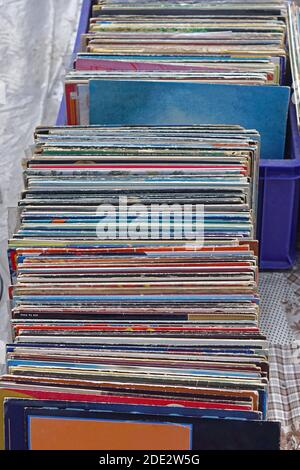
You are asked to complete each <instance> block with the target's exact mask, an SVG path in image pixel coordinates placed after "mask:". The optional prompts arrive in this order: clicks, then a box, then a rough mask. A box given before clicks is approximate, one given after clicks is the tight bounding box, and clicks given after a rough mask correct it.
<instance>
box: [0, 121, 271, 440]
mask: <svg viewBox="0 0 300 470" xmlns="http://www.w3.org/2000/svg"><path fill="white" fill-rule="evenodd" d="M258 157H259V136H258V134H257V133H256V132H255V131H247V130H244V129H242V128H241V127H239V126H223V127H222V126H206V127H205V126H192V127H188V126H185V127H178V126H177V127H146V126H145V127H123V128H122V127H90V128H87V127H85V128H80V127H79V128H72V127H64V128H61V127H56V128H38V129H37V130H36V147H35V150H34V153H33V155H32V157H31V158H30V159H29V160H28V162H27V168H26V171H25V180H26V189H25V191H24V194H23V198H22V200H21V202H20V210H21V221H20V226H19V228H18V230H17V232H16V234H15V235H14V237H13V238H12V239H11V240H10V244H9V245H10V250H9V252H10V261H11V267H12V272H13V276H14V279H15V283H14V285H13V287H12V289H11V298H12V305H13V309H12V316H13V318H12V323H13V328H14V333H15V342H14V344H12V345H10V346H8V358H7V365H8V373H7V375H6V376H4V377H3V378H2V380H1V387H2V388H3V390H2V396H3V397H6V400H5V405H4V407H5V413H6V418H5V420H6V426H5V429H6V442H7V446H8V447H9V448H32V449H41V448H43V449H45V448H47V449H49V448H82V446H85V447H84V448H97V449H108V448H109V449H113V448H117V449H124V448H127V449H128V448H129V449H132V448H133V449H145V448H146V449H149V448H150V449H200V448H224V447H225V448H226V447H228V448H235V446H237V447H238V446H239V441H240V440H241V436H243V433H244V437H245V435H246V436H247V435H248V434H249V432H247V430H248V431H249V430H250V429H251V433H250V434H249V435H250V437H249V436H248V438H247V439H248V440H247V439H246V440H245V438H244V437H243V438H242V441H243V444H241V445H242V447H247V446H248V447H249V446H250V447H251V446H252V447H256V446H257V445H258V446H261V447H264V446H265V445H267V446H268V445H269V444H268V443H266V438H264V440H263V442H261V443H260V444H258V442H259V439H262V434H261V433H262V431H263V430H264V428H263V427H262V426H267V427H268V432H269V436H273V437H274V436H275V442H276V436H277V435H278V433H277V428H276V427H274V425H273V424H272V423H263V422H262V421H263V420H264V419H265V417H266V396H267V385H268V360H267V355H268V353H267V343H266V339H265V337H264V336H262V335H261V334H260V332H259V328H258V316H259V298H258V294H257V275H258V268H257V244H256V242H253V234H254V220H255V210H256V208H255V206H256V203H255V201H256V179H257V165H258ZM125 201H126V207H124V203H125ZM187 209H188V211H187ZM185 211H187V212H185ZM180 230H181V231H180ZM167 231H168V233H169V236H168V238H165V237H164V236H165V234H166V233H167ZM200 235H201V236H200ZM7 397H11V398H10V399H8V400H7ZM12 397H18V399H17V400H16V399H12ZM20 397H24V398H28V397H30V398H31V400H30V402H28V400H22V399H20ZM34 399H39V400H34ZM49 400H51V401H50V402H49ZM53 400H55V401H53ZM66 401H67V403H66ZM18 410H19V411H18ZM20 410H21V411H20ZM17 411H18V412H17ZM20 416H22V418H21V420H23V419H24V420H25V421H26V423H27V424H26V426H25V427H24V426H23V427H22V429H24V433H23V431H22V433H21V434H22V436H21V437H20V431H19V428H18V433H16V429H17V427H16V426H18V425H19V424H20V421H18V420H19V419H20ZM29 416H30V417H31V418H32V419H30V420H29V418H28V417H29ZM50 417H51V420H50ZM54 418H55V419H54ZM209 418H214V419H209ZM224 418H227V419H224ZM45 419H49V422H48V421H47V423H48V424H49V425H48V424H47V425H45ZM89 419H93V420H95V426H96V428H93V432H91V429H90V428H89V425H88V423H89V422H90V421H89ZM18 423H19V424H18ZM74 423H77V424H76V426H75V424H74ZM111 423H113V424H111ZM236 423H238V424H237V425H236V426H235V424H236ZM77 425H78V426H77ZM41 426H42V427H43V433H41V432H40V427H41ZM68 426H69V427H70V428H68ZM74 426H75V427H74ZM111 426H115V427H114V428H113V430H112V429H111ZM247 426H250V427H251V428H250V427H247ZM253 426H254V428H253ZM231 427H233V431H231ZM109 429H110V430H109ZM75 430H76V431H75ZM67 431H68V432H67ZM227 431H230V432H229V433H228V435H227V437H225V438H224V436H223V438H222V439H221V434H224V433H226V432H227ZM264 431H265V430H264ZM111 432H112V433H113V434H111ZM245 432H246V434H245ZM103 433H104V434H103ZM174 433H175V434H174ZM272 433H273V434H272ZM83 435H84V436H85V437H84V438H83ZM103 435H105V436H106V437H105V438H104V437H103ZM62 436H64V438H63V437H62ZM101 436H102V437H101ZM116 436H118V438H117V439H116ZM128 436H130V439H129V438H128ZM204 436H205V437H204ZM128 439H129V441H130V442H131V444H130V442H129V441H128ZM132 439H134V440H132ZM268 439H269V437H268ZM87 441H88V442H87ZM254 441H255V442H254ZM276 444H277V443H276ZM272 445H274V439H273V443H272V444H271V447H272ZM78 446H79V447H78Z"/></svg>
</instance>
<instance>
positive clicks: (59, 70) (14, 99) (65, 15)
mask: <svg viewBox="0 0 300 470" xmlns="http://www.w3.org/2000/svg"><path fill="white" fill-rule="evenodd" d="M81 1H82V0H0V191H1V198H0V201H2V202H0V270H1V275H2V276H3V277H4V279H5V284H6V287H7V285H8V282H9V275H8V268H7V261H6V242H7V209H8V207H14V206H16V204H17V201H18V199H19V196H20V191H21V189H22V167H21V161H22V159H23V157H24V150H25V149H26V148H27V147H28V146H29V145H31V144H32V142H33V131H34V128H35V127H36V126H37V125H39V124H49V125H50V124H53V123H54V122H55V120H56V116H57V113H58V109H59V105H60V101H61V99H62V93H63V78H64V75H65V73H66V70H67V69H68V68H69V67H70V61H71V54H72V49H73V45H74V42H75V35H76V30H77V22H78V18H79V14H80V9H81ZM9 332H10V328H9V322H8V316H7V309H6V302H5V301H2V303H1V306H0V340H4V341H5V340H6V339H7V338H8V337H9V334H10V333H9ZM0 356H1V343H0ZM0 362H1V357H0Z"/></svg>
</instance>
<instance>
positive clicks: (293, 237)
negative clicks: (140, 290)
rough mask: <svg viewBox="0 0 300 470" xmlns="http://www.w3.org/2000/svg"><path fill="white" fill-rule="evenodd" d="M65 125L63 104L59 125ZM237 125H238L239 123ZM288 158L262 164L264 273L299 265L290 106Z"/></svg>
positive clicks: (87, 8) (297, 170) (298, 166)
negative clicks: (265, 270)
mask: <svg viewBox="0 0 300 470" xmlns="http://www.w3.org/2000/svg"><path fill="white" fill-rule="evenodd" d="M92 4H93V0H83V4H82V11H81V16H80V20H79V27H78V33H77V38H76V42H75V47H74V54H73V58H72V59H74V58H75V56H76V53H77V52H78V51H79V48H80V37H81V34H84V33H86V31H87V30H88V24H89V18H90V14H91V9H92ZM65 122H66V106H65V100H64V99H63V100H62V103H61V106H60V110H59V114H58V117H57V122H56V123H57V125H64V124H65ZM237 124H238V123H237ZM286 156H287V158H286V159H284V160H261V162H260V175H259V194H258V220H257V237H258V239H259V241H260V267H261V269H273V270H274V269H289V268H291V267H292V266H293V264H294V263H295V261H296V241H297V227H298V218H299V196H300V136H299V132H298V127H297V122H296V113H295V107H294V105H293V104H291V106H290V114H289V126H288V137H287V155H286Z"/></svg>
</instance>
